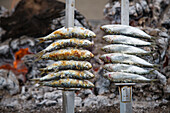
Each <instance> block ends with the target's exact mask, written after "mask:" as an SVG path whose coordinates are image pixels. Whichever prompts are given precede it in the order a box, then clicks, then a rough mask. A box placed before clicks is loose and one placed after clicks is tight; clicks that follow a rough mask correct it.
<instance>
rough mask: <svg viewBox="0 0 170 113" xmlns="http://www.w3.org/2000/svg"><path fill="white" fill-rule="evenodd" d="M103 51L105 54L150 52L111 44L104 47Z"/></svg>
mask: <svg viewBox="0 0 170 113" xmlns="http://www.w3.org/2000/svg"><path fill="white" fill-rule="evenodd" d="M102 50H103V51H105V52H107V53H126V54H149V53H151V52H150V51H145V50H143V49H140V48H137V47H134V46H130V45H123V44H111V45H107V46H104V47H103V48H102Z"/></svg>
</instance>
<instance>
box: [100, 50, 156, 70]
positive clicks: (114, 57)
mask: <svg viewBox="0 0 170 113" xmlns="http://www.w3.org/2000/svg"><path fill="white" fill-rule="evenodd" d="M100 59H101V60H103V61H104V62H105V63H125V64H135V65H139V66H143V67H154V65H153V64H151V63H149V62H147V61H145V60H144V59H141V58H139V57H137V56H134V55H128V54H124V53H110V54H104V55H102V56H100Z"/></svg>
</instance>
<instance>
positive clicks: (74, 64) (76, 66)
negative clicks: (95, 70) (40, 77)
mask: <svg viewBox="0 0 170 113" xmlns="http://www.w3.org/2000/svg"><path fill="white" fill-rule="evenodd" d="M91 68H92V65H91V63H90V62H87V61H74V60H69V61H68V60H62V61H56V62H55V63H53V64H51V65H49V66H47V67H46V68H41V69H40V71H43V72H51V71H55V72H57V71H59V70H67V69H71V70H88V69H91Z"/></svg>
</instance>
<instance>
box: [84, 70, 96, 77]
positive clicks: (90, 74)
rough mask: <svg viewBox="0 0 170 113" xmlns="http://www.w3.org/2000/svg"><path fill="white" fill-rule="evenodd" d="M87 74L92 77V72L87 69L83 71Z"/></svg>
mask: <svg viewBox="0 0 170 113" xmlns="http://www.w3.org/2000/svg"><path fill="white" fill-rule="evenodd" d="M84 72H85V73H86V74H87V75H88V76H89V78H94V74H92V73H91V72H89V71H84Z"/></svg>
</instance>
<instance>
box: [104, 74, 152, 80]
mask: <svg viewBox="0 0 170 113" xmlns="http://www.w3.org/2000/svg"><path fill="white" fill-rule="evenodd" d="M103 76H104V77H105V78H107V79H109V80H110V81H112V82H151V81H152V80H151V79H147V78H145V77H143V76H140V75H138V74H132V73H124V72H108V73H105V74H104V75H103Z"/></svg>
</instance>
